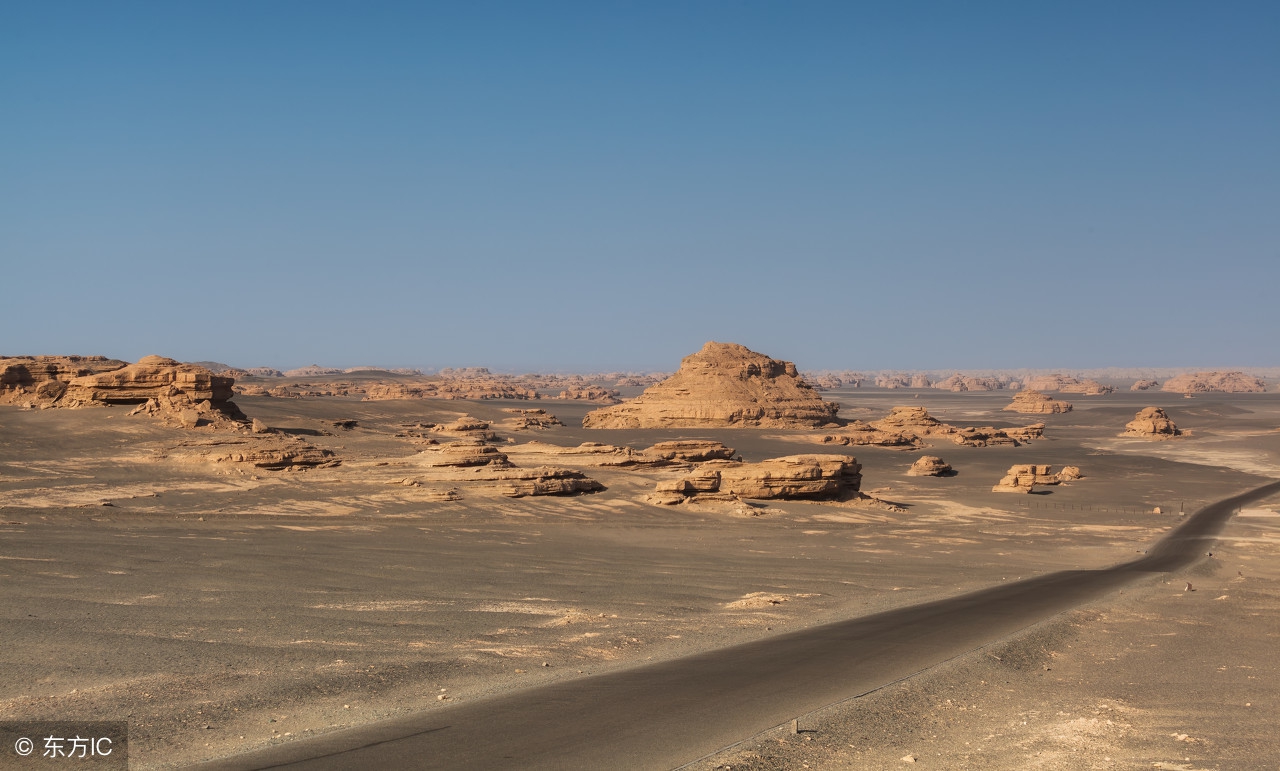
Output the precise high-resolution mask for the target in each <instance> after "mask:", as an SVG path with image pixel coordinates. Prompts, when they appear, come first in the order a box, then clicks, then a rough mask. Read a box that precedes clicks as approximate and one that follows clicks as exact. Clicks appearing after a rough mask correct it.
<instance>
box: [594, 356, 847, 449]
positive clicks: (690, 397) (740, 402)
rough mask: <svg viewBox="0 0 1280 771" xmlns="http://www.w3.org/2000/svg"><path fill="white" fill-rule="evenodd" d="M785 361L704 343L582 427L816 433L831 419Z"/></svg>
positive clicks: (831, 411) (830, 411) (829, 407)
mask: <svg viewBox="0 0 1280 771" xmlns="http://www.w3.org/2000/svg"><path fill="white" fill-rule="evenodd" d="M837 410H839V405H837V404H832V403H830V402H825V401H823V400H822V397H821V396H819V395H818V394H817V392H816V391H814V390H813V388H812V387H810V386H809V384H808V383H806V382H805V381H804V380H803V379H802V378H801V377H800V376H799V374H798V373H797V372H796V368H795V365H794V364H792V363H791V362H787V361H779V360H777V359H771V358H769V357H768V356H764V355H762V354H759V353H756V352H754V351H751V350H748V349H747V348H745V347H743V346H741V345H737V344H734V343H716V342H709V343H707V344H706V345H705V346H703V347H702V350H700V351H698V352H697V353H695V354H692V355H690V356H686V357H685V358H684V360H683V361H681V363H680V369H679V370H678V371H677V372H676V373H675V374H674V375H672V376H671V377H669V378H667V379H666V380H664V381H662V382H661V383H658V384H657V385H654V386H651V387H649V388H647V389H645V392H644V393H643V394H641V395H640V396H638V397H637V398H636V399H634V400H632V401H630V402H625V403H623V404H619V405H615V406H613V407H607V408H604V409H599V410H595V411H594V412H590V413H588V414H587V416H586V417H585V418H583V421H582V425H583V426H584V427H586V428H703V427H717V428H742V427H755V426H765V427H771V428H816V427H819V426H823V425H827V424H829V423H832V422H833V421H835V419H836V412H837Z"/></svg>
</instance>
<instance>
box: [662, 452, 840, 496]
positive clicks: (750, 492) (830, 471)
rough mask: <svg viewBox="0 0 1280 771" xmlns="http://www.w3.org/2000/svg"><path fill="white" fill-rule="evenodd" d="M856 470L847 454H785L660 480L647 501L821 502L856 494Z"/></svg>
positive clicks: (709, 466) (721, 464)
mask: <svg viewBox="0 0 1280 771" xmlns="http://www.w3.org/2000/svg"><path fill="white" fill-rule="evenodd" d="M861 485H862V466H861V464H859V463H858V462H857V461H856V460H855V459H854V458H852V457H850V456H848V455H788V456H785V457H782V458H771V459H769V460H764V461H760V462H759V463H740V462H733V461H712V462H710V463H705V464H702V465H700V466H699V467H698V468H697V469H696V470H695V471H694V472H693V473H692V474H689V475H686V476H684V477H681V478H679V479H675V480H671V481H667V482H660V483H658V486H657V488H656V490H655V492H654V495H653V496H651V498H650V500H651V501H652V502H654V503H660V504H674V503H682V502H684V501H686V500H689V499H703V500H706V499H724V500H728V499H733V498H748V499H755V500H771V499H779V498H785V499H793V498H794V499H824V498H839V497H841V496H844V495H849V494H853V493H857V492H858V489H859V487H861Z"/></svg>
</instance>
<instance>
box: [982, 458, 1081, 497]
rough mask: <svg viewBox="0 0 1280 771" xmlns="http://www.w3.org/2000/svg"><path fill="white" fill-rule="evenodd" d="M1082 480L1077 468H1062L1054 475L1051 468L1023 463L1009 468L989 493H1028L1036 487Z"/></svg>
mask: <svg viewBox="0 0 1280 771" xmlns="http://www.w3.org/2000/svg"><path fill="white" fill-rule="evenodd" d="M1083 478H1084V475H1083V474H1081V473H1080V468H1079V467H1078V466H1064V467H1063V469H1062V471H1060V472H1058V473H1056V474H1055V473H1054V472H1053V466H1048V465H1035V464H1028V463H1023V464H1018V465H1015V466H1012V467H1010V468H1009V473H1007V474H1005V475H1004V478H1002V479H1001V480H1000V481H999V482H997V483H996V486H995V487H992V488H991V491H992V492H994V493H1029V492H1032V491H1033V490H1034V489H1035V486H1036V485H1059V484H1062V483H1063V482H1071V481H1075V480H1077V479H1083Z"/></svg>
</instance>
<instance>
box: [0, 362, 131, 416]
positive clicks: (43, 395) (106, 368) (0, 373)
mask: <svg viewBox="0 0 1280 771" xmlns="http://www.w3.org/2000/svg"><path fill="white" fill-rule="evenodd" d="M127 366H129V362H127V361H120V360H118V359H108V358H106V357H105V356H5V357H0V402H11V403H21V404H27V403H40V402H46V403H47V402H52V401H56V400H57V399H59V398H61V396H62V393H63V392H64V391H65V390H66V388H67V383H69V382H71V381H72V380H75V379H76V378H78V377H85V376H86V375H96V374H98V373H100V372H110V371H112V370H117V369H122V368H124V367H127Z"/></svg>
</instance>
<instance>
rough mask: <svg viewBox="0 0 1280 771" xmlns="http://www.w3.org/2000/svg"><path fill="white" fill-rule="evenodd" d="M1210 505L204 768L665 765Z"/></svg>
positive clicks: (960, 644) (1069, 578)
mask: <svg viewBox="0 0 1280 771" xmlns="http://www.w3.org/2000/svg"><path fill="white" fill-rule="evenodd" d="M1276 493H1280V482H1274V483H1271V484H1268V485H1265V486H1263V487H1259V488H1257V489H1254V490H1251V491H1249V492H1246V493H1243V494H1241V495H1238V496H1235V497H1233V498H1228V499H1225V500H1222V501H1219V502H1217V503H1214V504H1211V505H1209V506H1206V507H1205V508H1203V509H1201V510H1200V511H1199V512H1197V513H1196V514H1195V515H1194V516H1192V517H1191V518H1189V519H1188V520H1187V521H1186V522H1184V523H1183V524H1182V525H1181V526H1179V527H1178V528H1177V529H1175V530H1174V531H1173V532H1171V533H1170V534H1169V535H1168V536H1166V537H1165V538H1163V539H1162V540H1161V541H1159V542H1158V543H1157V544H1156V545H1155V547H1153V548H1152V549H1151V550H1150V551H1149V552H1148V553H1147V554H1146V555H1145V556H1144V557H1142V558H1141V559H1137V560H1134V561H1132V562H1126V563H1122V564H1119V565H1115V566H1112V567H1110V568H1106V569H1103V570H1069V571H1061V572H1057V573H1050V574H1048V575H1044V576H1040V577H1037V578H1031V579H1027V580H1023V581H1017V582H1012V583H1007V584H1001V585H999V586H995V587H992V588H990V589H984V590H982V591H977V592H973V593H970V594H965V595H961V596H958V597H952V598H948V599H944V600H938V601H935V602H929V603H925V604H921V605H913V606H910V607H904V608H899V609H896V610H891V611H887V612H884V613H877V614H875V615H871V616H864V617H860V618H854V619H849V620H847V621H841V622H836V623H832V624H826V625H823V626H818V627H813V628H809V629H804V630H801V631H797V632H792V633H789V634H782V635H778V636H776V637H770V638H767V639H763V640H758V641H754V642H750V643H746V644H742V645H737V646H733V647H730V648H724V649H720V650H714V651H708V652H706V653H702V654H699V655H695V656H689V657H686V658H681V659H674V660H670V661H664V662H661V663H657V664H652V665H648V666H643V667H638V668H635V669H630V670H625V671H620V672H615V673H612V674H606V675H599V676H593V677H587V678H583V679H579V680H574V681H569V682H564V683H557V684H552V685H545V686H539V687H535V688H530V689H527V690H522V691H516V692H510V693H505V694H503V695H500V696H496V697H493V698H489V699H483V700H479V701H475V702H471V703H463V704H458V705H456V706H451V707H447V708H444V709H440V710H435V711H432V712H429V713H424V714H420V715H413V716H408V717H404V718H399V719H396V720H391V721H387V722H382V723H377V724H373V725H368V726H361V727H358V728H352V729H346V730H341V731H335V732H333V733H330V734H325V735H323V736H318V737H315V738H312V739H307V740H299V741H295V742H291V743H289V744H285V745H279V746H275V747H270V748H267V749H263V750H259V751H256V752H251V753H246V754H243V755H238V756H233V757H230V758H225V759H222V760H219V761H215V762H212V763H206V764H203V765H200V766H198V768H202V769H227V770H231V769H261V768H280V767H287V768H297V769H347V768H450V769H456V768H483V769H490V768H512V769H515V768H519V769H536V768H546V769H550V768H555V769H579V768H581V769H587V768H653V769H657V768H674V767H678V766H681V765H683V764H686V763H689V762H691V761H693V760H696V759H698V758H700V757H702V756H704V755H707V754H709V753H712V752H715V751H717V750H719V749H721V748H723V747H726V746H728V745H730V744H733V743H735V742H738V741H741V740H743V739H745V738H747V737H750V736H752V735H755V734H757V733H759V732H761V731H764V730H766V729H768V728H771V727H774V726H777V725H780V724H783V723H786V722H787V721H789V720H790V719H791V718H793V717H796V716H799V715H803V714H806V713H808V712H812V711H814V710H816V709H819V708H821V707H824V706H827V705H830V704H832V703H835V702H838V701H842V700H845V699H849V698H851V697H855V696H858V695H861V694H864V693H867V692H869V691H872V690H875V689H877V688H880V687H882V686H884V685H887V684H889V683H892V682H894V681H896V680H899V679H901V678H904V677H908V676H910V675H913V674H915V673H918V672H920V671H922V670H924V669H927V668H929V667H931V666H934V665H936V664H938V663H940V662H943V661H945V660H947V659H950V658H953V657H955V656H959V655H962V654H964V653H966V652H968V651H972V650H974V649H975V648H978V647H980V646H982V645H984V644H987V643H990V642H993V641H995V640H999V639H1001V638H1003V637H1006V636H1008V635H1010V634H1013V633H1014V632H1017V631H1018V630H1020V629H1024V628H1026V627H1028V626H1031V625H1033V624H1036V623H1038V622H1041V621H1044V620H1046V619H1048V618H1051V617H1052V616H1054V615H1056V614H1058V613H1061V612H1063V611H1065V610H1069V609H1071V608H1073V607H1076V606H1078V605H1080V604H1083V603H1086V602H1089V601H1091V600H1095V599H1097V598H1099V597H1101V596H1103V595H1105V594H1107V593H1109V592H1111V591H1114V590H1116V589H1119V588H1121V587H1123V586H1125V585H1126V584H1128V583H1131V582H1133V581H1135V580H1138V579H1140V578H1142V577H1143V576H1146V575H1150V574H1152V573H1161V572H1170V571H1174V570H1178V569H1181V568H1184V567H1187V566H1189V565H1191V564H1193V563H1195V562H1196V561H1197V560H1198V559H1200V558H1201V557H1203V556H1204V554H1205V552H1206V551H1209V550H1210V548H1211V546H1212V543H1213V539H1214V537H1215V536H1216V535H1217V534H1218V533H1219V532H1220V531H1221V529H1222V526H1223V525H1224V524H1225V523H1226V521H1227V520H1228V519H1229V518H1230V517H1231V515H1232V513H1233V512H1234V511H1235V510H1236V509H1237V508H1238V507H1240V506H1242V505H1244V504H1247V503H1251V502H1254V501H1258V500H1261V499H1264V498H1267V497H1269V496H1271V495H1274V494H1276Z"/></svg>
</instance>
